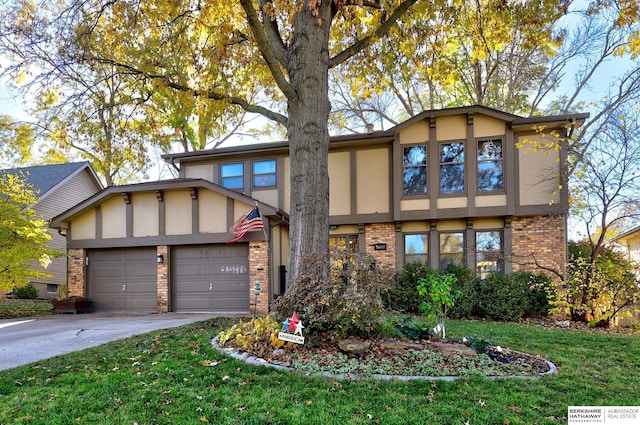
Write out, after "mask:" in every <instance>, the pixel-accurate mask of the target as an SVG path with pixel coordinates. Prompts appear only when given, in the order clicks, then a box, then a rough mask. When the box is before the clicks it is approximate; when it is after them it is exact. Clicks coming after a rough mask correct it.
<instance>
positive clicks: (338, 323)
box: [273, 254, 395, 338]
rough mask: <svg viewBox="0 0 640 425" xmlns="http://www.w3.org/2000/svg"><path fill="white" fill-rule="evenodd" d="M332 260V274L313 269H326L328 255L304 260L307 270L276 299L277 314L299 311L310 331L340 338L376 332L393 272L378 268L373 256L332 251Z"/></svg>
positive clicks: (309, 257) (277, 315)
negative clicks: (346, 254)
mask: <svg viewBox="0 0 640 425" xmlns="http://www.w3.org/2000/svg"><path fill="white" fill-rule="evenodd" d="M330 260H331V264H332V267H331V271H330V274H329V276H319V275H318V273H317V272H314V271H315V270H322V269H323V267H322V265H323V264H324V263H325V262H326V261H327V260H326V258H322V257H320V256H308V257H306V258H305V259H304V260H303V261H304V262H305V270H306V272H305V273H302V274H301V275H300V276H299V277H298V279H297V280H296V281H295V282H292V284H291V286H290V287H289V289H288V290H287V292H286V293H285V295H283V296H282V297H280V298H278V299H277V300H276V301H275V303H274V306H273V307H274V313H275V315H276V317H278V318H279V319H282V320H284V318H285V317H288V316H290V315H291V314H292V313H293V312H294V311H295V312H297V314H298V317H300V318H301V320H302V321H303V322H304V324H305V329H306V331H305V332H306V333H307V334H318V333H322V332H328V333H331V334H333V335H334V336H336V337H338V338H341V337H345V336H360V337H364V338H366V337H369V336H372V335H375V334H376V333H377V331H378V322H379V321H380V320H381V318H382V314H383V312H384V305H383V302H382V296H383V294H384V293H385V292H386V291H387V290H388V289H389V282H392V281H393V280H394V275H395V274H394V272H392V271H388V270H384V269H380V268H375V267H374V266H373V264H374V263H373V261H372V260H371V259H369V258H365V257H360V256H357V255H353V256H344V255H334V254H332V255H330ZM343 264H344V265H346V267H343V266H342V265H343Z"/></svg>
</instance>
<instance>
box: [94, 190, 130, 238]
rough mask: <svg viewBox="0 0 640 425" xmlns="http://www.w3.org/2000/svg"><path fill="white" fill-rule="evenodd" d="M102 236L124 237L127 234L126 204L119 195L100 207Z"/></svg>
mask: <svg viewBox="0 0 640 425" xmlns="http://www.w3.org/2000/svg"><path fill="white" fill-rule="evenodd" d="M100 213H101V215H102V237H103V238H104V239H109V238H124V237H125V236H126V235H127V227H126V226H127V219H126V205H125V203H124V200H123V199H122V198H121V197H115V198H113V199H110V200H108V201H107V202H105V203H104V204H102V205H101V207H100Z"/></svg>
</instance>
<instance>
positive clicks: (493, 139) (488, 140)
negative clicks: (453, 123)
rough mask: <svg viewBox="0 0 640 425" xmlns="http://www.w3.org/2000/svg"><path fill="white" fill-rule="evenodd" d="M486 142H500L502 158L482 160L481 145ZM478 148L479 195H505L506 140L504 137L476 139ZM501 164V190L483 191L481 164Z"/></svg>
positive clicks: (477, 186)
mask: <svg viewBox="0 0 640 425" xmlns="http://www.w3.org/2000/svg"><path fill="white" fill-rule="evenodd" d="M486 142H500V158H499V159H497V158H488V159H481V158H480V153H481V150H480V144H481V143H486ZM476 146H477V154H476V170H477V173H478V178H477V182H476V189H477V191H478V195H488V194H489V195H494V194H500V193H505V187H506V182H505V178H506V175H505V171H504V138H502V137H485V138H479V139H476ZM492 162H493V163H496V164H497V163H500V164H501V165H502V175H501V180H502V181H501V183H502V187H500V188H499V189H491V190H486V189H485V190H483V189H481V188H480V175H481V174H482V173H481V171H480V165H481V164H487V163H492Z"/></svg>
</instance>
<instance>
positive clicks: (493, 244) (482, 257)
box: [476, 230, 502, 279]
mask: <svg viewBox="0 0 640 425" xmlns="http://www.w3.org/2000/svg"><path fill="white" fill-rule="evenodd" d="M501 258H502V232H501V231H499V230H492V231H482V232H476V274H477V275H478V276H479V277H480V279H484V278H486V277H487V275H488V274H489V273H491V272H502V261H501Z"/></svg>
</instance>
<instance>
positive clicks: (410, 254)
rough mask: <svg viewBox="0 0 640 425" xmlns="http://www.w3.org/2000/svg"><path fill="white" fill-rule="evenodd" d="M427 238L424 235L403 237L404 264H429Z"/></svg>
mask: <svg viewBox="0 0 640 425" xmlns="http://www.w3.org/2000/svg"><path fill="white" fill-rule="evenodd" d="M428 254H429V236H428V235H427V234H426V233H421V234H417V235H404V263H405V264H410V263H418V264H424V265H425V266H426V265H428V264H429V255H428Z"/></svg>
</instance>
